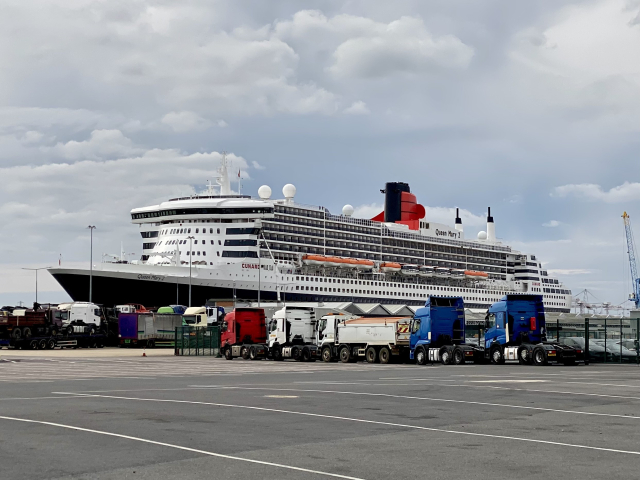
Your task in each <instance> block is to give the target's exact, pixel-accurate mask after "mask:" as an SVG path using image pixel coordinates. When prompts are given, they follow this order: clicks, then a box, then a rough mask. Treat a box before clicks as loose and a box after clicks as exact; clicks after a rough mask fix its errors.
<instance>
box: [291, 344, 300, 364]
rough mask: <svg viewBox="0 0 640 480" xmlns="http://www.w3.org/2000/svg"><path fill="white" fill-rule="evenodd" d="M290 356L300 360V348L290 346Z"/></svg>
mask: <svg viewBox="0 0 640 480" xmlns="http://www.w3.org/2000/svg"><path fill="white" fill-rule="evenodd" d="M291 358H293V359H294V360H296V361H298V360H300V349H299V348H298V347H291Z"/></svg>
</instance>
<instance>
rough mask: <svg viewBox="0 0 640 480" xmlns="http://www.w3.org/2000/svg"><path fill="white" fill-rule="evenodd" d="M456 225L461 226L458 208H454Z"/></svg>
mask: <svg viewBox="0 0 640 480" xmlns="http://www.w3.org/2000/svg"><path fill="white" fill-rule="evenodd" d="M456 225H462V219H461V218H460V209H459V208H456Z"/></svg>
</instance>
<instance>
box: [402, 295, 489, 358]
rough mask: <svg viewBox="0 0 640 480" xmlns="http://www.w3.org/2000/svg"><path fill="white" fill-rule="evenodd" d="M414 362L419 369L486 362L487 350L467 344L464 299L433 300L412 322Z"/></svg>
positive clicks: (412, 354) (411, 345)
mask: <svg viewBox="0 0 640 480" xmlns="http://www.w3.org/2000/svg"><path fill="white" fill-rule="evenodd" d="M410 358H411V360H415V361H416V363H417V364H418V365H425V364H426V363H427V362H432V363H433V362H442V364H444V365H449V364H451V363H453V364H454V365H461V364H463V363H465V362H467V361H473V362H476V361H482V360H484V348H482V347H480V346H478V345H467V344H465V318H464V300H463V299H462V297H429V298H428V299H427V301H426V303H425V305H424V307H423V308H419V309H418V310H416V314H415V316H414V317H413V320H412V321H411V338H410Z"/></svg>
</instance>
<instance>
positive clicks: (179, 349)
mask: <svg viewBox="0 0 640 480" xmlns="http://www.w3.org/2000/svg"><path fill="white" fill-rule="evenodd" d="M175 354H176V355H181V356H187V357H188V356H205V357H220V356H221V355H220V330H219V328H218V327H217V326H209V327H189V326H183V327H176V329H175Z"/></svg>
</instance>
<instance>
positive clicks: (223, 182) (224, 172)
mask: <svg viewBox="0 0 640 480" xmlns="http://www.w3.org/2000/svg"><path fill="white" fill-rule="evenodd" d="M218 173H219V177H218V180H217V182H218V185H220V195H231V184H230V182H229V170H228V162H227V152H222V161H221V162H220V169H219V170H218Z"/></svg>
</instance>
